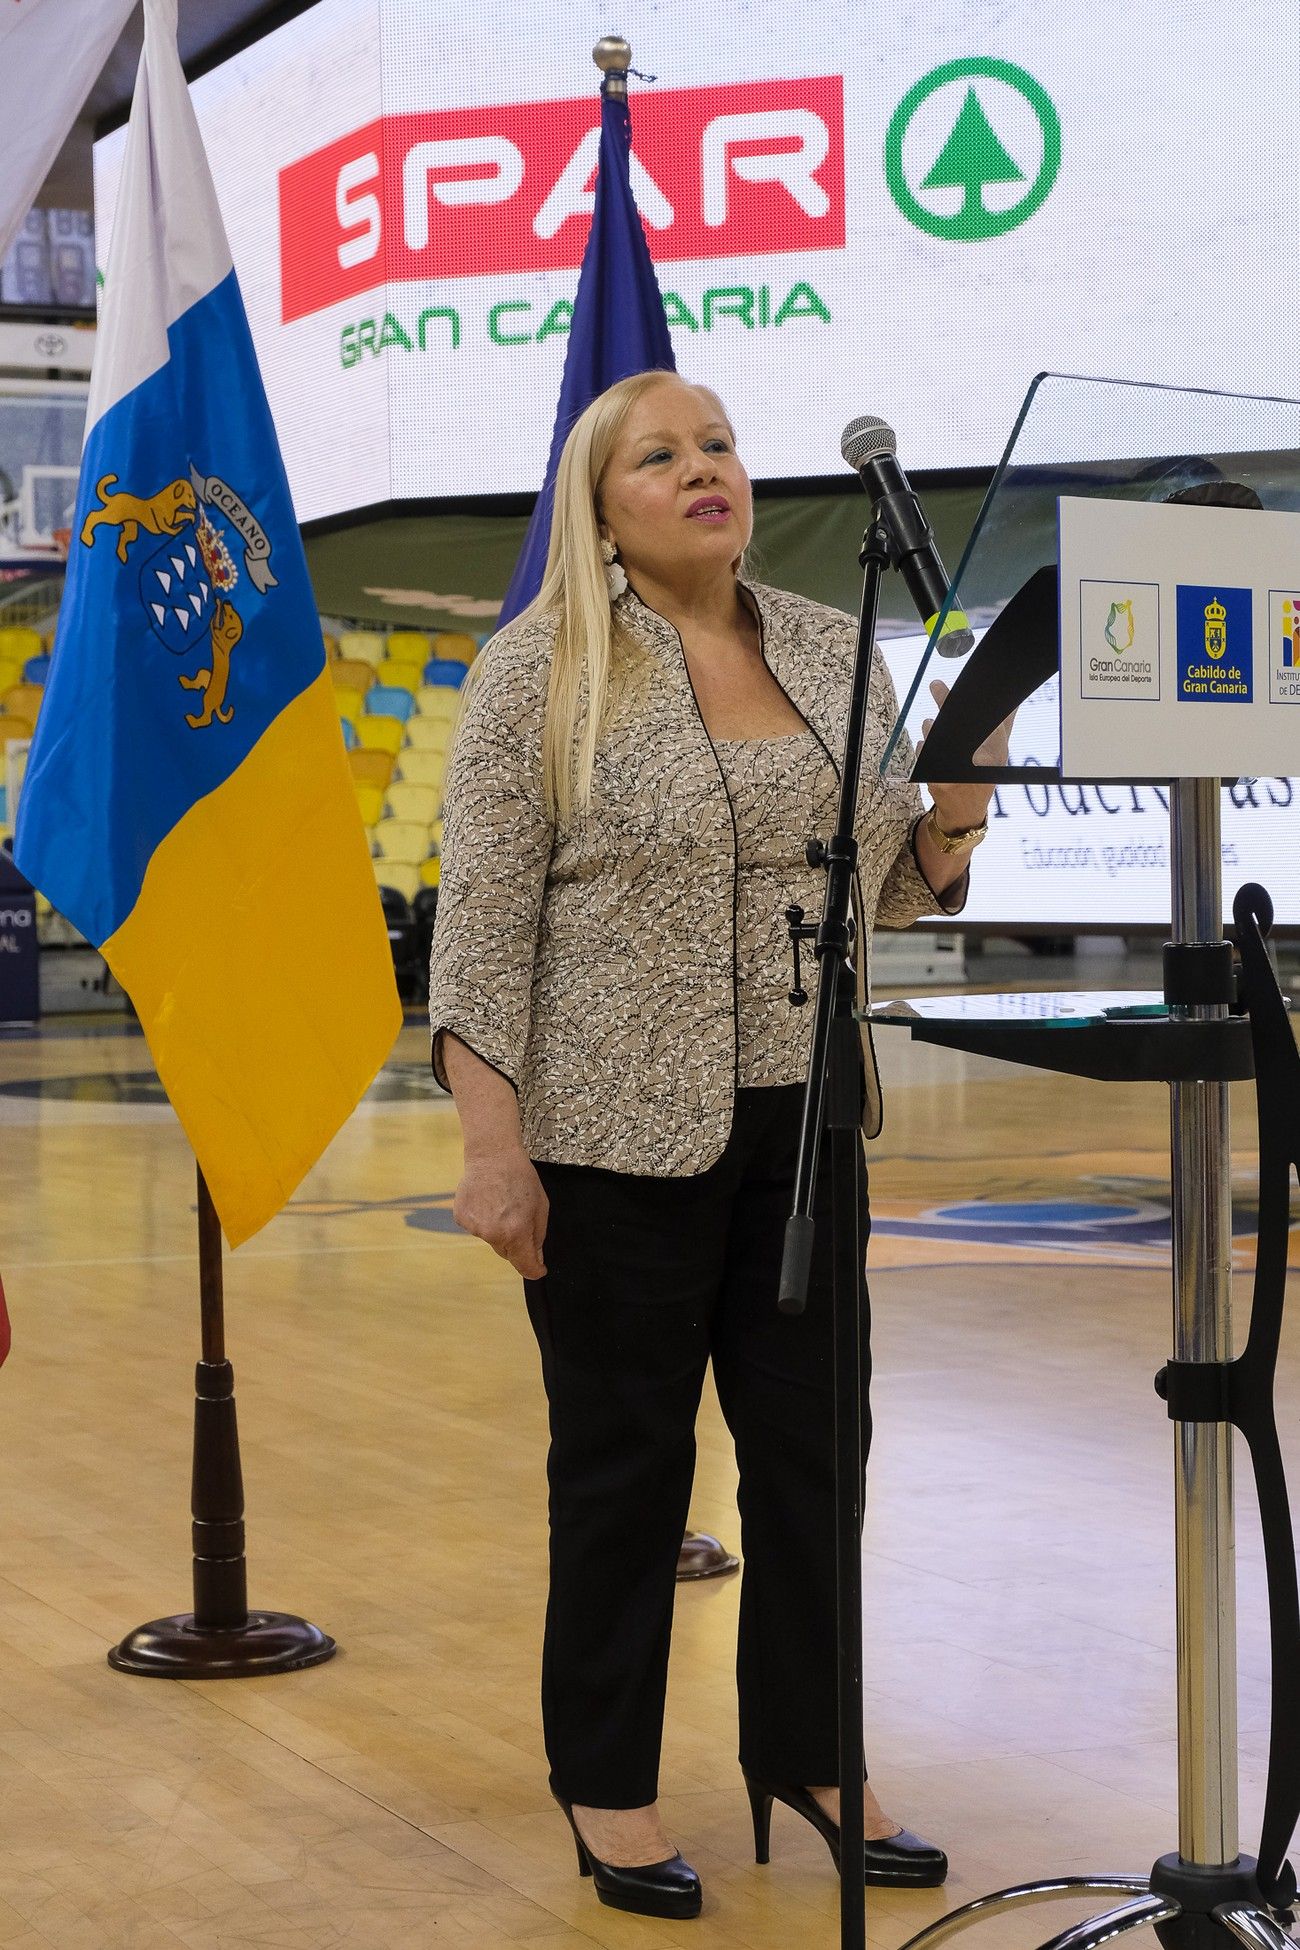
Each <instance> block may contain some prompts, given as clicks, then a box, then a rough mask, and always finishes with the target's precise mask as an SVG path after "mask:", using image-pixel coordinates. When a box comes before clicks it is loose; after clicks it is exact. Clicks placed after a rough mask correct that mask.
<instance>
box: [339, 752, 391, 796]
mask: <svg viewBox="0 0 1300 1950" xmlns="http://www.w3.org/2000/svg"><path fill="white" fill-rule="evenodd" d="M348 764H349V765H350V766H351V768H352V783H353V784H354V785H377V786H378V787H379V789H380V791H381V792H387V790H388V781H389V780H390V779H391V777H392V776H393V754H392V753H391V752H367V751H362V750H361V748H360V747H359V746H358V747H357V749H356V750H355V751H350V752H349V753H348Z"/></svg>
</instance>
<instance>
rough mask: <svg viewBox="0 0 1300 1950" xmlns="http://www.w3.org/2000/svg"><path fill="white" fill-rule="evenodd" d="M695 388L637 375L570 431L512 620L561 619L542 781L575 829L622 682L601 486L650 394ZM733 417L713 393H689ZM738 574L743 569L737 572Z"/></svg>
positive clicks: (557, 815) (559, 816)
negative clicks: (534, 559) (544, 545)
mask: <svg viewBox="0 0 1300 1950" xmlns="http://www.w3.org/2000/svg"><path fill="white" fill-rule="evenodd" d="M665 383H669V384H673V383H675V384H678V385H690V384H691V382H690V381H688V380H683V379H680V378H679V376H678V375H677V374H676V373H674V372H665V371H659V370H656V371H651V372H637V373H633V374H632V375H631V377H630V378H627V379H620V380H619V381H618V382H617V383H616V384H615V385H613V386H610V387H609V388H608V389H607V390H606V391H605V392H603V393H601V394H600V396H599V397H598V398H597V399H594V400H593V401H592V402H591V404H590V406H588V407H587V408H586V409H585V410H584V411H583V412H582V413H581V414H579V416H578V418H577V419H576V420H575V421H574V423H573V426H572V427H571V428H570V430H569V435H568V438H567V439H566V441H565V443H564V450H563V452H562V453H561V455H560V465H559V468H558V470H557V472H556V478H555V504H554V509H553V512H552V515H551V539H550V546H549V548H548V550H547V556H546V568H545V571H544V572H543V575H542V586H541V588H540V589H539V590H538V592H537V594H536V596H535V597H534V599H533V601H532V602H531V603H529V605H528V607H527V608H526V609H524V610H521V612H520V614H519V616H518V617H516V618H514V619H513V621H514V622H523V621H524V620H525V618H529V617H537V616H554V617H555V619H556V629H555V638H554V644H553V648H552V652H551V671H550V681H549V685H548V687H547V694H546V717H545V723H544V727H543V732H542V782H543V791H544V794H545V800H546V810H547V814H548V816H549V817H550V818H551V819H552V820H553V821H555V822H556V823H557V824H561V825H564V824H567V823H568V822H569V821H570V819H571V818H572V816H573V813H574V811H575V810H577V811H581V812H585V811H586V810H587V808H588V806H589V805H590V803H591V784H592V774H593V770H594V767H595V759H596V745H597V742H598V739H599V736H600V727H601V723H602V720H603V718H604V714H605V709H606V705H607V703H608V701H609V694H610V686H611V681H612V678H613V675H614V652H615V645H616V630H615V621H614V617H613V615H612V612H611V606H610V597H609V585H608V583H607V582H606V579H605V563H604V559H603V557H602V555H601V552H600V529H599V526H598V522H599V519H600V483H601V480H602V478H603V476H604V473H605V469H606V468H607V467H608V465H609V462H610V459H611V457H612V455H613V452H614V448H615V447H616V445H617V444H618V437H619V435H620V434H621V432H622V431H623V428H624V426H625V424H626V422H627V417H628V415H629V413H630V412H631V411H632V409H633V407H634V406H635V405H636V404H637V402H638V401H639V400H640V399H641V398H643V396H644V395H645V394H646V393H648V392H649V391H650V390H651V389H652V387H655V386H662V385H664V384H665ZM691 390H692V391H693V392H697V393H703V394H704V395H705V396H706V397H707V398H708V399H709V400H711V401H712V402H713V403H714V404H715V405H716V407H717V409H718V412H719V414H720V415H721V417H722V418H723V420H724V421H726V423H727V425H728V426H730V424H731V422H730V419H729V418H728V416H727V413H726V409H725V408H724V407H723V405H722V402H721V401H720V400H719V399H718V397H717V394H716V393H714V392H713V391H712V389H711V388H710V387H708V386H693V385H692V386H691ZM738 566H739V564H738Z"/></svg>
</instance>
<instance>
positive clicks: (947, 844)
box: [925, 806, 989, 853]
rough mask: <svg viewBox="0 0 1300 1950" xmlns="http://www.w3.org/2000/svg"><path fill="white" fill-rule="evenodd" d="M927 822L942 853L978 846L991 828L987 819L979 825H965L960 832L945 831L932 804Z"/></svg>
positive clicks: (961, 850)
mask: <svg viewBox="0 0 1300 1950" xmlns="http://www.w3.org/2000/svg"><path fill="white" fill-rule="evenodd" d="M925 823H926V827H927V828H928V830H929V834H930V838H931V839H932V840H933V841H934V843H935V845H936V846H937V847H938V849H939V851H940V852H941V853H963V852H965V850H966V848H967V847H972V848H973V847H977V846H978V845H979V843H980V841H981V840H982V839H984V838H985V837H986V836H987V834H988V830H989V823H988V821H987V819H985V820H982V821H981V822H980V824H979V825H978V826H966V827H964V828H963V829H962V831H961V832H959V833H945V832H944V830H943V827H942V826H941V825H940V824H939V820H938V816H937V810H936V808H935V807H934V806H931V808H930V810H929V812H928V814H927V815H926V821H925Z"/></svg>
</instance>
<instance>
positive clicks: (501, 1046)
mask: <svg viewBox="0 0 1300 1950" xmlns="http://www.w3.org/2000/svg"><path fill="white" fill-rule="evenodd" d="M745 587H746V590H747V593H748V594H749V596H750V598H751V601H752V603H753V606H754V607H755V609H756V610H757V613H758V618H759V623H760V631H761V638H760V640H761V646H762V651H763V655H764V657H765V658H766V660H767V663H768V665H769V667H770V669H771V671H772V673H773V675H774V676H775V678H776V680H777V682H778V683H779V684H780V685H781V687H782V689H783V690H784V691H785V692H786V694H787V696H788V697H789V698H790V700H791V702H792V703H793V704H794V706H795V708H796V710H797V711H799V713H800V714H801V715H802V716H803V718H804V719H805V720H806V721H807V723H808V725H809V726H810V727H811V729H812V730H813V731H814V732H815V733H816V734H817V736H818V738H819V739H820V740H821V742H822V744H823V745H824V746H825V747H826V750H827V752H828V754H829V756H830V757H831V759H832V762H833V763H834V764H835V765H836V767H837V769H838V767H839V764H840V762H841V759H842V755H843V750H844V736H845V727H846V721H847V717H848V706H849V683H850V677H851V673H852V665H853V651H854V645H855V642H856V638H857V624H856V622H855V620H854V618H852V617H850V616H846V615H844V614H843V613H842V612H840V611H839V610H834V609H829V608H827V607H825V606H824V605H823V604H821V603H815V602H811V601H809V600H808V599H807V598H805V597H803V596H795V595H790V594H788V593H786V592H785V591H782V590H779V589H769V588H764V587H762V586H759V585H749V584H746V585H745ZM614 615H615V619H616V623H617V629H618V634H617V638H616V643H615V657H616V668H617V673H618V675H617V679H616V683H615V685H614V686H612V689H613V690H614V692H615V694H614V696H613V698H612V701H611V705H610V708H609V711H608V713H607V717H606V722H605V725H604V727H603V730H602V735H601V737H600V740H599V743H598V746H597V751H596V764H595V776H594V785H593V792H592V801H591V808H590V811H589V812H588V813H587V814H586V815H585V816H582V815H575V819H574V823H573V825H572V826H571V827H570V828H566V829H563V830H557V829H555V828H553V827H552V825H551V823H550V821H549V820H548V819H547V816H546V812H545V808H544V802H543V795H542V764H541V751H542V723H543V716H544V713H545V707H546V691H547V681H548V675H549V654H548V653H549V645H550V642H551V639H552V636H553V627H554V626H553V624H552V623H551V622H550V621H549V619H546V618H537V619H530V620H527V621H525V622H523V623H521V624H518V625H516V626H514V627H511V628H507V629H506V630H505V631H503V632H502V634H501V635H500V636H499V637H498V638H497V639H496V640H495V641H494V642H493V643H492V644H491V646H490V647H489V648H488V649H486V650H485V651H484V652H483V660H484V662H483V668H481V669H476V671H475V689H474V692H473V694H472V696H471V699H470V703H469V706H468V708H467V710H466V713H465V716H464V718H463V719H462V721H461V724H460V727H459V730H458V732H457V735H456V739H455V743H454V747H453V750H452V754H451V759H450V762H449V766H448V773H447V781H446V789H445V805H444V837H443V848H442V879H441V883H440V887H439V893H438V912H437V922H436V925H435V928H434V935H433V954H432V959H431V966H430V976H429V1017H430V1023H431V1026H432V1030H433V1037H434V1043H433V1062H434V1071H435V1074H436V1075H437V1077H438V1080H439V1082H440V1083H443V1084H444V1085H445V1083H446V1075H445V1072H444V1069H443V1066H442V1062H441V1054H440V1047H439V1036H440V1033H441V1032H443V1031H450V1032H451V1033H452V1034H454V1035H456V1036H458V1037H459V1038H460V1039H461V1040H462V1041H463V1042H465V1043H467V1044H468V1045H469V1047H470V1048H471V1049H473V1050H474V1051H475V1052H476V1053H477V1054H478V1055H479V1056H480V1057H482V1058H483V1059H484V1060H485V1061H486V1062H488V1063H490V1064H491V1065H492V1066H493V1068H494V1069H497V1070H499V1071H500V1072H501V1073H502V1075H503V1076H505V1077H507V1078H508V1079H509V1080H510V1082H511V1083H512V1084H513V1085H514V1087H515V1090H516V1092H517V1093H518V1097H519V1113H520V1122H521V1126H522V1132H523V1140H524V1145H525V1148H526V1149H527V1151H528V1153H529V1155H530V1156H531V1157H533V1158H538V1159H548V1160H551V1161H552V1162H555V1163H562V1164H579V1165H600V1166H604V1167H606V1168H607V1169H610V1170H614V1171H624V1172H636V1173H647V1174H654V1175H656V1176H661V1177H684V1176H688V1175H690V1174H693V1173H696V1172H701V1171H704V1170H706V1169H707V1168H708V1166H709V1165H711V1164H712V1163H713V1162H714V1161H715V1159H717V1158H718V1157H719V1155H720V1154H721V1152H722V1150H723V1147H724V1146H725V1144H726V1141H727V1137H728V1134H729V1132H730V1129H731V1119H732V1109H733V1103H734V1092H735V1075H736V1048H737V995H736V976H735V959H734V957H735V908H736V839H735V828H734V825H733V821H732V816H731V806H730V801H729V800H728V797H727V793H726V789H725V786H724V784H723V778H722V772H721V770H720V768H719V764H718V760H717V756H716V754H715V752H714V749H713V744H712V741H711V740H710V738H709V734H708V732H707V731H706V729H705V726H704V721H703V719H702V717H701V715H700V712H699V708H698V706H697V704H696V701H695V693H694V690H693V688H692V686H691V681H690V677H689V674H688V671H687V666H686V658H685V654H684V652H683V649H682V642H681V638H680V636H679V635H678V633H677V631H676V630H675V629H674V628H673V626H672V625H671V624H670V623H667V622H666V621H665V620H664V619H663V617H661V616H659V615H657V614H656V612H655V611H653V610H651V609H649V608H647V607H646V606H645V604H643V603H642V602H641V601H640V600H639V598H638V597H637V596H636V595H635V593H634V592H633V591H632V590H630V589H629V590H628V591H627V592H626V594H624V595H622V596H621V597H619V599H618V601H617V602H616V604H615V606H614ZM869 704H870V709H869V716H868V728H867V739H866V758H865V761H864V765H863V773H862V780H861V795H860V799H859V805H858V824H857V839H858V845H859V867H858V883H859V885H858V900H857V903H856V905H857V906H858V908H859V928H860V935H859V939H860V940H861V941H862V943H863V944H864V946H865V947H866V948H867V949H868V951H869V942H870V924H871V922H872V921H873V920H874V922H875V923H876V924H878V925H881V926H884V927H895V928H899V927H906V926H907V925H908V924H909V923H910V922H912V921H914V920H915V919H916V918H917V917H918V916H919V915H922V914H933V913H954V912H956V911H957V910H958V908H960V906H961V904H962V901H963V900H964V898H965V891H964V882H963V883H959V885H958V887H956V888H954V889H950V890H949V891H948V893H947V894H946V895H945V896H944V897H943V898H940V897H938V896H936V895H935V893H934V892H933V890H932V889H931V888H930V886H929V885H928V883H927V882H926V880H925V879H924V878H923V876H922V874H921V872H920V870H919V868H918V866H917V863H916V859H915V855H914V851H913V845H912V835H913V831H914V828H915V826H916V823H917V821H918V819H919V818H920V815H921V800H920V795H919V793H918V791H917V789H916V787H915V786H913V785H910V784H907V783H904V782H902V781H901V780H898V781H893V780H890V781H885V780H881V779H880V778H879V777H878V776H877V774H876V766H877V764H878V761H879V755H880V752H881V749H882V747H883V745H884V741H885V738H886V736H887V734H888V731H889V729H890V727H891V726H892V724H893V721H894V717H895V715H896V710H897V706H896V702H895V697H894V688H893V684H892V683H891V681H890V678H889V673H888V671H887V670H886V669H885V666H884V662H883V660H882V659H881V658H880V657H877V658H876V660H875V663H874V666H873V675H872V684H871V693H870V700H869ZM903 756H904V757H907V758H910V752H908V753H906V754H904V755H903ZM907 769H910V766H909V767H908V768H907ZM826 837H829V836H828V835H827V836H826ZM864 920H865V921H866V923H867V925H866V926H865V927H863V926H862V922H863V921H864ZM856 960H857V965H858V988H859V997H860V999H862V1000H865V996H866V989H867V981H866V960H867V955H866V953H859V955H858V956H857V958H856ZM864 1044H865V1047H866V1049H867V1054H868V1064H867V1074H868V1104H867V1109H866V1113H865V1115H864V1126H865V1128H866V1130H867V1132H868V1135H874V1134H875V1132H876V1131H877V1130H878V1129H879V1126H880V1109H879V1088H878V1083H877V1080H876V1070H875V1063H874V1058H873V1057H872V1055H871V1052H870V1039H869V1037H866V1038H864Z"/></svg>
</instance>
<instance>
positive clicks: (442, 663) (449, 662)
mask: <svg viewBox="0 0 1300 1950" xmlns="http://www.w3.org/2000/svg"><path fill="white" fill-rule="evenodd" d="M468 675H469V665H468V664H462V663H457V662H456V660H455V659H454V658H452V657H430V659H429V661H428V663H427V664H426V665H425V666H424V681H425V683H426V684H450V685H451V687H452V689H453V690H459V689H460V687H461V685H462V684H463V683H464V682H465V679H466V677H467V676H468Z"/></svg>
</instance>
